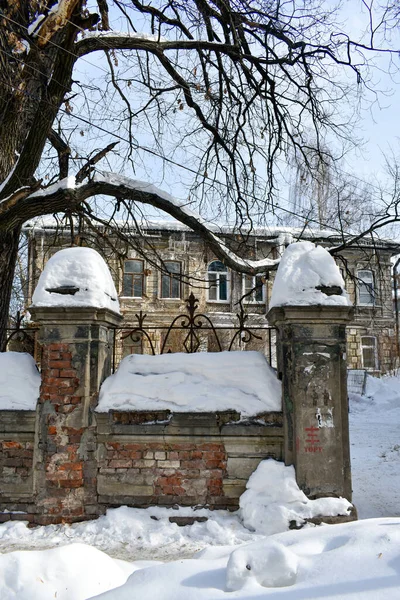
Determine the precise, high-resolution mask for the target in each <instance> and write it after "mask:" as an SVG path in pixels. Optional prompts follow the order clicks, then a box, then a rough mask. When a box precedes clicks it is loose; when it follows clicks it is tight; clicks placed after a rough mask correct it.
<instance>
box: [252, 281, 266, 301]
mask: <svg viewBox="0 0 400 600" xmlns="http://www.w3.org/2000/svg"><path fill="white" fill-rule="evenodd" d="M255 279H256V281H255V284H256V289H255V292H254V296H255V300H256V302H262V301H263V287H264V284H263V281H262V278H261V277H256V278H255Z"/></svg>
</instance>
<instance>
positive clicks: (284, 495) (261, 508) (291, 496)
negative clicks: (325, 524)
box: [240, 459, 352, 535]
mask: <svg viewBox="0 0 400 600" xmlns="http://www.w3.org/2000/svg"><path fill="white" fill-rule="evenodd" d="M246 487H247V490H246V491H245V492H244V494H242V496H241V497H240V514H241V517H242V519H243V523H244V525H245V526H246V527H248V528H250V529H252V530H254V531H257V533H262V534H264V535H272V534H274V533H280V532H281V531H286V530H287V529H288V528H289V524H290V522H291V521H295V522H296V525H302V524H303V523H304V522H305V520H306V519H310V518H312V517H320V516H327V517H328V516H336V515H347V514H349V511H350V509H351V507H352V505H351V504H350V502H348V501H347V500H345V499H344V498H319V499H318V500H309V499H308V498H307V496H306V495H305V494H304V493H303V492H302V491H301V490H300V488H299V487H298V485H297V483H296V475H295V470H294V467H293V466H290V467H286V466H285V465H284V464H283V463H281V462H277V461H275V460H273V459H269V460H264V461H262V462H261V463H260V464H259V465H258V467H257V469H256V470H255V471H254V473H252V475H251V476H250V479H249V481H248V482H247V486H246Z"/></svg>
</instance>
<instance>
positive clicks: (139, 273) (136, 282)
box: [122, 259, 144, 298]
mask: <svg viewBox="0 0 400 600" xmlns="http://www.w3.org/2000/svg"><path fill="white" fill-rule="evenodd" d="M143 293H144V269H143V261H142V260H137V259H134V260H126V261H125V262H124V278H123V284H122V295H123V296H127V297H129V298H143Z"/></svg>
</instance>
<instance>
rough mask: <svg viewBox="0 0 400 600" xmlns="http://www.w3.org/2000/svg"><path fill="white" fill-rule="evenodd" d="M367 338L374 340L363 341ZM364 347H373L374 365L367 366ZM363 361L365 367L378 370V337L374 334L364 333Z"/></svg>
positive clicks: (362, 345)
mask: <svg viewBox="0 0 400 600" xmlns="http://www.w3.org/2000/svg"><path fill="white" fill-rule="evenodd" d="M365 340H373V343H372V344H367V343H363V342H364V341H365ZM364 348H365V349H367V348H368V349H372V350H373V356H374V366H373V367H371V366H366V365H365V361H364ZM361 362H362V366H363V369H365V370H367V371H377V370H378V368H379V367H378V344H377V339H376V337H375V336H374V335H362V336H361Z"/></svg>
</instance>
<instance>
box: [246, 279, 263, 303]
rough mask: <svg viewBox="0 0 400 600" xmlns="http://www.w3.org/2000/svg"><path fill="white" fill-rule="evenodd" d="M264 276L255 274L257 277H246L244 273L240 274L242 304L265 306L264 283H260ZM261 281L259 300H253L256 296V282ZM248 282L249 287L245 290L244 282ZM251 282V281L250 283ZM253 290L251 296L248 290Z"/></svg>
mask: <svg viewBox="0 0 400 600" xmlns="http://www.w3.org/2000/svg"><path fill="white" fill-rule="evenodd" d="M264 278H265V276H264V275H263V274H262V273H257V275H247V274H246V273H243V274H242V296H243V300H244V302H246V303H248V304H265V298H266V289H265V288H266V286H265V282H264V281H262V280H263V279H264ZM257 279H258V280H261V296H262V297H261V300H257V299H256V298H255V295H256V281H257ZM247 280H248V281H249V286H248V287H247V289H246V281H247ZM250 280H251V281H250ZM251 289H252V290H253V291H252V292H251V294H249V291H250V290H251Z"/></svg>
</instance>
